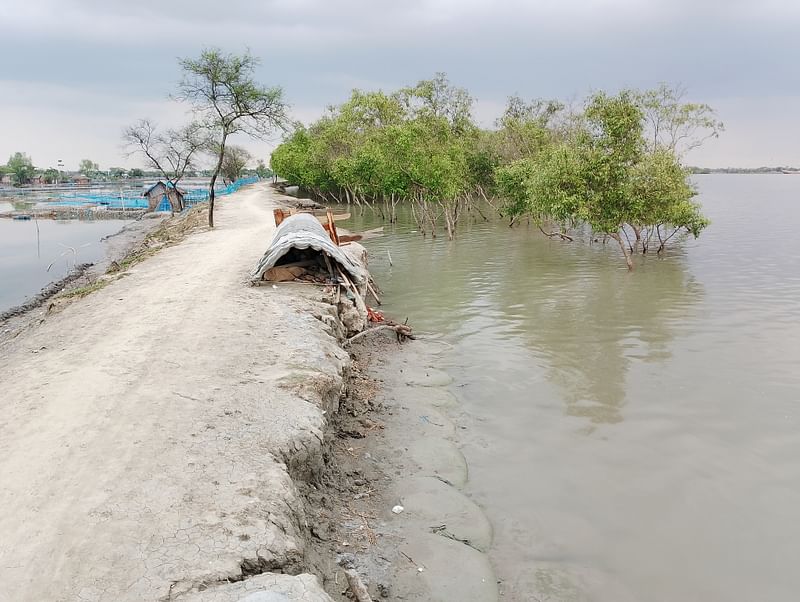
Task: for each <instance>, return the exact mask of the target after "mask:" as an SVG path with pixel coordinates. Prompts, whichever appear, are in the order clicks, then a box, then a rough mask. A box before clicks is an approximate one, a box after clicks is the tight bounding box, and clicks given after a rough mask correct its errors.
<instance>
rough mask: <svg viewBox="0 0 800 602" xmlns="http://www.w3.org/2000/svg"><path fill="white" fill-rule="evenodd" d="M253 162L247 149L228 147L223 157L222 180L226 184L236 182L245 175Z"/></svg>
mask: <svg viewBox="0 0 800 602" xmlns="http://www.w3.org/2000/svg"><path fill="white" fill-rule="evenodd" d="M252 160H253V156H252V155H251V154H250V153H249V152H247V149H244V148H242V147H241V146H233V145H228V147H227V148H226V149H225V153H224V154H223V157H222V168H221V169H220V172H221V173H222V178H223V180H224V181H226V182H229V183H230V182H235V181H236V180H238V179H239V178H240V177H242V174H243V173H244V170H245V168H246V167H247V164H248V163H249V162H250V161H252Z"/></svg>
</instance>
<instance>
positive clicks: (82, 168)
mask: <svg viewBox="0 0 800 602" xmlns="http://www.w3.org/2000/svg"><path fill="white" fill-rule="evenodd" d="M78 171H79V172H80V173H82V174H83V175H85V176H90V177H91V176H93V175H94V174H96V173H97V172H98V171H100V166H99V165H98V164H97V163H95V162H94V161H92V160H91V159H81V162H80V164H79V166H78Z"/></svg>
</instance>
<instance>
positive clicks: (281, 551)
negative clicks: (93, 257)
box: [0, 185, 349, 602]
mask: <svg viewBox="0 0 800 602" xmlns="http://www.w3.org/2000/svg"><path fill="white" fill-rule="evenodd" d="M275 199H276V194H275V193H274V192H272V191H271V190H270V189H268V188H267V187H266V185H256V186H254V187H250V188H248V189H245V190H243V191H241V192H239V193H237V194H235V195H232V196H230V197H227V198H225V199H223V200H222V201H221V202H220V203H219V209H218V214H217V216H216V222H217V227H216V228H215V229H214V230H213V231H205V232H200V233H197V234H194V235H192V236H191V237H190V238H189V239H187V240H186V241H184V242H183V243H181V244H179V245H177V246H174V247H171V248H167V249H164V250H162V251H161V252H159V254H158V255H156V256H155V257H152V258H150V259H147V260H146V261H144V262H142V263H140V264H137V265H135V266H134V267H132V268H131V269H130V270H129V272H128V273H127V274H126V275H125V276H124V277H122V278H120V279H118V280H116V281H115V282H113V283H111V284H110V285H108V286H106V287H105V288H103V289H101V290H99V291H97V292H94V293H92V294H91V295H89V296H88V297H86V298H85V299H82V300H80V301H76V302H75V303H72V304H69V305H68V306H67V307H65V308H64V309H63V310H59V311H58V312H57V313H55V314H52V313H51V314H49V315H47V316H46V317H45V319H44V321H43V322H42V323H41V324H39V325H38V326H36V327H35V328H33V329H30V330H28V331H27V332H25V333H24V334H22V335H20V336H19V337H16V338H15V339H13V340H11V341H8V342H6V343H4V344H3V345H2V346H0V358H1V361H0V383H2V393H1V394H0V508H2V513H0V600H2V601H14V602H17V601H24V600H37V601H38V600H160V599H163V600H166V599H178V600H190V599H198V600H199V599H204V600H205V599H238V597H237V596H235V595H233V594H232V593H226V592H227V591H228V590H227V588H234V587H238V588H240V590H241V588H242V586H241V584H237V583H235V582H237V581H241V580H243V579H244V578H246V577H248V576H251V575H255V574H260V573H264V572H265V571H277V572H285V573H290V574H296V573H298V572H301V571H302V570H303V568H304V565H303V552H304V545H305V544H304V537H303V529H304V528H305V515H304V510H303V504H302V503H301V502H300V500H299V495H298V491H297V488H296V485H295V481H294V480H293V478H294V479H307V480H309V479H310V480H313V478H314V475H315V474H316V473H318V472H319V471H320V470H321V469H322V466H323V462H322V452H321V447H322V432H323V428H324V424H325V416H324V414H325V412H329V411H335V410H336V407H337V404H338V400H339V393H340V391H341V388H342V386H343V375H344V374H345V373H346V371H347V365H348V363H349V357H348V356H347V354H346V353H344V352H342V351H341V349H339V348H338V346H337V344H336V340H335V338H334V337H333V336H331V334H330V332H329V325H328V324H326V323H323V321H322V320H321V319H320V318H321V317H325V313H326V312H328V311H329V310H328V309H326V308H325V307H324V306H323V305H322V304H315V303H314V302H312V301H309V300H307V299H305V300H304V299H298V298H296V297H293V296H291V295H289V294H288V293H286V292H283V291H284V289H280V290H273V289H272V288H271V287H249V286H247V284H246V281H247V278H248V273H249V270H250V269H251V268H252V267H253V266H254V265H255V263H256V261H257V259H258V258H259V256H260V255H261V254H262V253H263V251H264V249H265V248H266V245H267V243H268V241H269V239H270V236H271V234H272V230H273V228H274V224H273V221H272V217H271V209H272V207H273V204H274V202H275ZM315 313H316V318H315V317H314V315H315ZM260 579H263V581H264V583H265V584H266V585H264V586H263V590H264V591H276V592H278V591H281V592H283V595H284V596H285V597H284V598H275V599H291V600H327V599H329V598H328V597H327V596H326V595H325V594H324V592H322V591H321V589H320V588H319V586H318V585H317V581H316V579H315V578H314V577H311V576H308V575H306V576H303V577H288V576H281V577H280V579H278V578H277V577H275V578H267V577H264V578H260ZM248 581H249V580H248ZM279 581H280V583H279V584H278V582H279ZM270 584H271V585H270ZM259 587H260V586H259V585H258V582H257V581H253V584H252V585H249V586H248V588H246V591H247V592H250V593H252V591H261V590H259V589H258V588H259ZM254 588H255V589H254ZM269 588H273V589H269ZM275 588H278V589H275ZM280 588H282V589H280ZM215 591H216V592H217V594H216V595H215V594H214V592H215ZM241 591H245V590H241ZM269 599H272V598H269Z"/></svg>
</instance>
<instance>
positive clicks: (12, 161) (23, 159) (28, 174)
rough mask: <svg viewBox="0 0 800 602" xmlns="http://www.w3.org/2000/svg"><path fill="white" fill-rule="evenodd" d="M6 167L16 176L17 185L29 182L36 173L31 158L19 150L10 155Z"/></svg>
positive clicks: (15, 182)
mask: <svg viewBox="0 0 800 602" xmlns="http://www.w3.org/2000/svg"><path fill="white" fill-rule="evenodd" d="M6 169H7V171H8V173H10V174H12V175H13V176H14V184H15V185H16V186H22V185H23V184H27V183H28V182H30V181H31V179H32V178H33V176H34V174H35V173H36V170H35V168H34V167H33V161H32V160H31V158H30V157H29V156H28V155H26V154H25V153H19V152H17V153H14V154H13V155H11V157H9V159H8V163H7V165H6Z"/></svg>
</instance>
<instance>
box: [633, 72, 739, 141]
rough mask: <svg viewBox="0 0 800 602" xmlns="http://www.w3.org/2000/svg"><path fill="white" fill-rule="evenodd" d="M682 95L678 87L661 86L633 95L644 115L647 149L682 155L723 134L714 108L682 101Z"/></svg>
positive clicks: (684, 92)
mask: <svg viewBox="0 0 800 602" xmlns="http://www.w3.org/2000/svg"><path fill="white" fill-rule="evenodd" d="M686 94H687V90H686V88H685V87H683V86H682V85H680V84H678V85H675V86H669V85H667V84H664V83H662V84H660V85H659V86H658V87H657V88H655V89H653V90H647V91H645V92H640V93H638V94H637V95H636V100H637V104H638V105H639V107H640V108H641V109H642V112H643V113H644V124H645V128H646V130H647V131H646V134H645V139H646V140H647V141H648V148H649V150H651V151H654V150H655V149H656V148H659V147H661V148H666V149H668V150H670V151H672V152H674V153H676V154H678V155H679V156H682V155H684V154H685V153H687V152H689V151H690V150H692V149H694V148H697V147H698V146H700V145H702V144H703V143H704V142H705V141H706V140H708V139H710V138H719V135H720V133H721V132H724V131H725V126H724V124H723V123H722V122H721V121H719V120H718V119H717V114H716V112H715V111H714V109H712V108H711V107H710V106H709V105H707V104H702V103H693V102H684V99H685V98H686Z"/></svg>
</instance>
